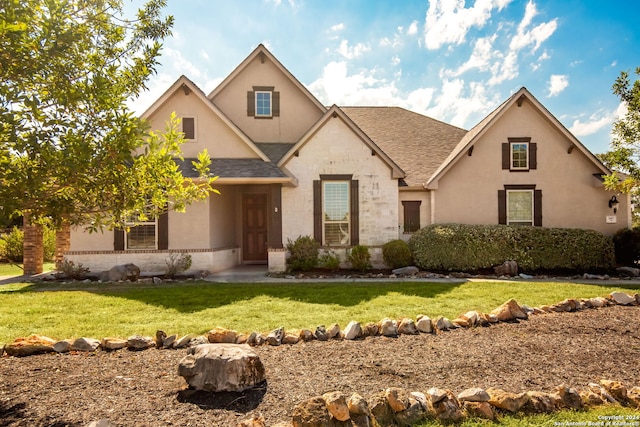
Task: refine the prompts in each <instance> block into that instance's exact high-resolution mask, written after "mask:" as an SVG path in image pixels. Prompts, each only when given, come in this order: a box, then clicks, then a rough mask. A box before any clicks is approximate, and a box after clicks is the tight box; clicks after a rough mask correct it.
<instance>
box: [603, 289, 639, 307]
mask: <svg viewBox="0 0 640 427" xmlns="http://www.w3.org/2000/svg"><path fill="white" fill-rule="evenodd" d="M609 297H611V299H612V300H613V301H615V303H616V304H620V305H629V304H634V303H635V302H636V299H635V298H634V297H632V296H631V295H629V294H626V293H624V292H612V293H611V294H610V295H609Z"/></svg>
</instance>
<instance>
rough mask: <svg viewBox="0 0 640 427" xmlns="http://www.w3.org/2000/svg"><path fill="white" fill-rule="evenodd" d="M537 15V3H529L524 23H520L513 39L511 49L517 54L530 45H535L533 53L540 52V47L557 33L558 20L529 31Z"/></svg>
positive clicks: (544, 23)
mask: <svg viewBox="0 0 640 427" xmlns="http://www.w3.org/2000/svg"><path fill="white" fill-rule="evenodd" d="M537 14H538V10H537V9H536V5H535V3H533V2H532V1H529V3H527V6H526V8H525V12H524V17H523V18H522V21H520V24H518V32H517V34H516V35H515V36H514V37H513V39H511V43H510V44H509V49H511V50H512V51H516V52H517V51H519V50H522V49H524V48H525V47H527V46H529V45H533V49H532V51H533V52H535V51H536V50H538V48H539V47H540V45H541V44H542V43H543V42H544V41H545V40H547V39H548V38H549V37H551V35H552V34H553V33H554V32H555V31H556V29H557V28H558V20H557V19H552V20H551V21H549V22H543V23H542V24H539V25H536V26H535V27H533V28H532V29H529V28H528V27H529V25H530V24H531V21H532V20H533V18H534V17H535V16H536V15H537Z"/></svg>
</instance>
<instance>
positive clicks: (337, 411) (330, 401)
mask: <svg viewBox="0 0 640 427" xmlns="http://www.w3.org/2000/svg"><path fill="white" fill-rule="evenodd" d="M322 398H323V399H324V402H325V404H326V405H327V410H328V411H329V413H330V414H331V416H332V417H333V418H335V419H336V420H338V421H347V420H348V419H349V418H351V417H350V416H349V406H348V405H347V398H346V397H345V395H344V394H343V393H341V392H339V391H332V392H330V393H325V394H323V395H322Z"/></svg>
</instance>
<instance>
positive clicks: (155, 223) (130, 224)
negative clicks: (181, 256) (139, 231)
mask: <svg viewBox="0 0 640 427" xmlns="http://www.w3.org/2000/svg"><path fill="white" fill-rule="evenodd" d="M138 225H153V226H154V232H155V236H154V246H153V248H129V231H127V230H125V233H124V250H125V251H149V250H157V249H158V218H156V219H154V220H153V221H144V222H127V223H126V226H127V227H128V228H130V229H131V228H133V227H135V226H138Z"/></svg>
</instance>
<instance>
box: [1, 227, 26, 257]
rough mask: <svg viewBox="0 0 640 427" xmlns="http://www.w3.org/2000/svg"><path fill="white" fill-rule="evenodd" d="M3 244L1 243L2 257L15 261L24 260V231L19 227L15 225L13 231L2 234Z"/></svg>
mask: <svg viewBox="0 0 640 427" xmlns="http://www.w3.org/2000/svg"><path fill="white" fill-rule="evenodd" d="M1 239H2V241H3V244H2V245H0V249H2V251H3V252H2V254H0V258H6V259H8V260H9V261H13V262H22V245H23V242H24V233H23V232H22V230H20V229H19V228H18V227H13V229H12V230H11V232H9V233H7V234H5V235H3V236H2V238H1Z"/></svg>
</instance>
